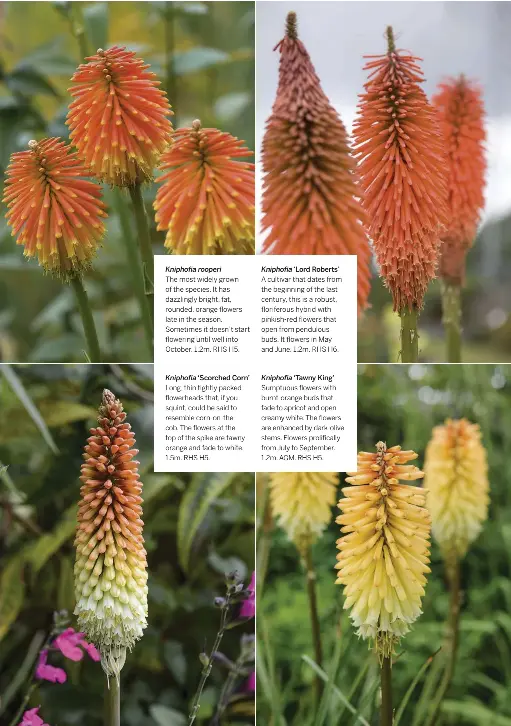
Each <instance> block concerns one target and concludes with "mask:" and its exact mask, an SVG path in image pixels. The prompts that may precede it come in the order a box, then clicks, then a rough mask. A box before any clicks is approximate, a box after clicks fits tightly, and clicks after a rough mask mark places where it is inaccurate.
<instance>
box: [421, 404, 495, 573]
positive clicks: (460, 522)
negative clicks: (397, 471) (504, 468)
mask: <svg viewBox="0 0 511 726" xmlns="http://www.w3.org/2000/svg"><path fill="white" fill-rule="evenodd" d="M424 472H425V479H424V483H425V487H426V490H427V492H428V509H429V511H430V513H431V519H432V523H433V524H432V530H433V536H434V537H435V539H436V540H437V542H438V544H439V545H440V549H441V550H442V553H443V555H444V557H445V558H447V559H450V558H451V557H452V556H455V557H456V558H457V559H461V558H462V557H464V555H465V554H466V552H467V549H468V547H469V545H470V544H471V543H472V542H473V541H474V540H475V538H476V537H477V536H478V534H479V532H480V531H481V527H482V525H483V522H484V521H485V520H486V518H487V516H488V504H489V501H490V499H489V483H488V464H487V461H486V450H485V448H484V446H483V444H482V443H481V432H480V430H479V426H478V425H477V424H473V423H470V422H469V421H467V419H464V418H463V419H459V420H456V419H454V420H453V419H447V421H446V422H445V423H444V424H443V425H442V426H435V428H434V429H433V435H432V437H431V440H430V442H429V444H428V447H427V449H426V461H425V465H424Z"/></svg>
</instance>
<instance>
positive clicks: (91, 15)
mask: <svg viewBox="0 0 511 726" xmlns="http://www.w3.org/2000/svg"><path fill="white" fill-rule="evenodd" d="M83 23H84V25H85V37H86V38H87V39H88V41H89V43H90V44H92V48H91V49H90V51H91V53H95V52H96V50H98V49H99V48H106V47H107V45H108V3H103V2H95V3H91V4H90V5H87V6H85V7H84V9H83Z"/></svg>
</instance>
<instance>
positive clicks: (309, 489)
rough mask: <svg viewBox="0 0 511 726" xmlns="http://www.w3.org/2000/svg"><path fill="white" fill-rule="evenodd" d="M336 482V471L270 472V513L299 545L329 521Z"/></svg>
mask: <svg viewBox="0 0 511 726" xmlns="http://www.w3.org/2000/svg"><path fill="white" fill-rule="evenodd" d="M338 482H339V478H338V475H337V474H336V473H335V472H327V473H316V472H310V471H304V472H295V473H293V472H279V473H273V474H271V475H270V502H271V508H272V510H273V514H274V515H275V517H277V519H278V523H279V525H280V526H281V527H282V529H284V530H285V531H286V533H287V536H288V537H289V539H290V540H292V541H293V542H294V543H295V545H296V546H297V547H298V549H301V548H302V546H306V545H309V544H310V543H311V542H312V541H313V540H315V539H316V538H317V537H318V536H319V535H320V534H321V532H322V531H323V530H324V529H325V527H326V526H327V524H328V523H329V522H330V520H331V518H332V512H331V507H332V506H333V505H334V504H335V490H336V487H337V484H338Z"/></svg>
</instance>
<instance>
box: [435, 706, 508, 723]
mask: <svg viewBox="0 0 511 726" xmlns="http://www.w3.org/2000/svg"><path fill="white" fill-rule="evenodd" d="M442 713H445V714H447V715H451V716H457V717H461V718H463V721H464V722H465V723H470V724H475V725H476V726H511V718H508V717H507V716H499V714H497V713H495V711H493V710H492V709H490V708H487V707H486V706H483V704H482V703H481V702H480V701H475V700H472V699H470V700H466V701H444V703H443V705H442Z"/></svg>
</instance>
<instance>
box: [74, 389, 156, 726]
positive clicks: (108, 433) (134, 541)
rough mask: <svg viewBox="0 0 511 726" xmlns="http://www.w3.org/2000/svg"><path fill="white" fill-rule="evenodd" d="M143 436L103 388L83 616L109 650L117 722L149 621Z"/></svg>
mask: <svg viewBox="0 0 511 726" xmlns="http://www.w3.org/2000/svg"><path fill="white" fill-rule="evenodd" d="M134 444H135V437H134V435H133V432H132V431H131V426H130V424H129V423H127V421H126V414H125V413H124V411H123V407H122V404H121V402H120V401H119V400H118V399H116V398H115V396H114V394H113V393H111V392H110V391H108V390H105V391H103V398H102V402H101V405H100V407H99V416H98V426H97V427H94V428H92V429H91V436H90V437H89V438H88V439H87V444H86V446H85V453H84V455H83V456H84V460H85V461H84V463H83V464H82V471H81V477H80V479H81V481H82V482H83V484H82V487H81V489H80V493H81V501H80V505H79V509H78V526H77V530H76V538H75V546H76V564H75V570H74V571H75V592H76V609H75V615H76V616H77V619H78V624H79V626H80V628H81V629H82V630H83V631H84V632H85V634H86V635H87V638H88V639H89V640H90V641H91V642H92V643H94V644H95V645H96V646H97V648H98V649H99V652H100V654H101V665H102V666H103V670H104V671H105V673H106V675H107V678H108V680H109V690H108V697H107V704H108V709H109V714H110V716H109V719H110V720H109V721H107V723H108V724H109V726H110V725H111V726H118V725H119V718H120V716H119V710H120V700H119V681H120V672H121V669H122V667H123V665H124V662H125V660H126V651H127V650H131V649H132V648H133V646H134V644H135V643H136V641H137V640H139V638H141V637H142V634H143V631H144V629H145V627H146V625H147V562H146V551H145V549H144V539H143V536H142V530H143V526H144V525H143V521H142V506H141V505H142V497H141V493H142V483H141V482H140V480H139V474H138V463H139V462H138V461H136V460H135V459H134V457H135V456H136V455H137V453H138V451H137V450H136V449H134V448H133V446H134Z"/></svg>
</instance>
